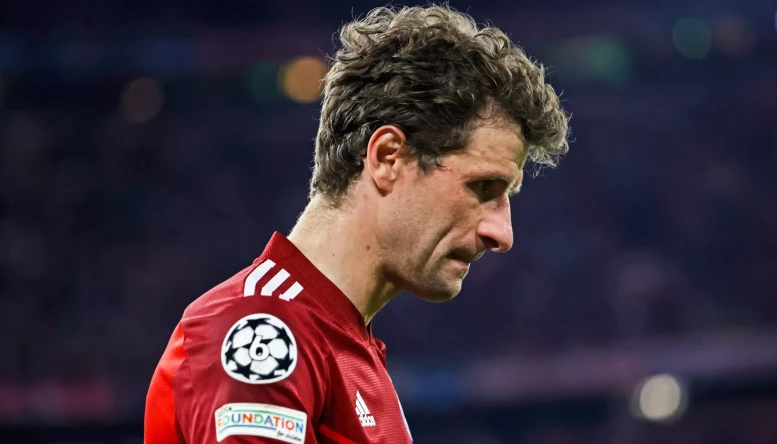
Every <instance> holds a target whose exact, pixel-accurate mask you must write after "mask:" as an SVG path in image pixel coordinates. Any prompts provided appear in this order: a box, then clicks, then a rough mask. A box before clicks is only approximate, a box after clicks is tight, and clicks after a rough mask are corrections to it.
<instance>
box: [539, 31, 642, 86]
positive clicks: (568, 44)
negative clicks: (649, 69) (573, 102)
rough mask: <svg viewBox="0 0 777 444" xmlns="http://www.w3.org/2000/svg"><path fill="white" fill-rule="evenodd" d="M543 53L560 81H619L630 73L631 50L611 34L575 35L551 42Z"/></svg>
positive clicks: (626, 78) (627, 77)
mask: <svg viewBox="0 0 777 444" xmlns="http://www.w3.org/2000/svg"><path fill="white" fill-rule="evenodd" d="M546 53H547V56H548V61H549V65H551V66H553V68H554V74H556V73H557V74H558V75H559V77H560V78H561V79H562V80H564V81H573V82H587V81H591V80H601V81H606V82H623V81H626V80H628V79H629V77H630V76H631V68H632V60H631V54H630V53H629V50H628V49H627V48H626V46H625V45H624V44H623V43H621V42H620V41H619V40H618V39H617V38H614V37H611V36H585V37H576V38H572V39H568V40H565V41H562V42H557V43H552V44H550V45H549V46H548V48H547V51H546Z"/></svg>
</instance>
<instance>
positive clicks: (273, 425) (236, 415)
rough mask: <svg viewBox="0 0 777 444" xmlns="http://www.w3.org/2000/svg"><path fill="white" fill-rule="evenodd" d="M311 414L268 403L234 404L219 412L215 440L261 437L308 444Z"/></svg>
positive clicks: (217, 411)
mask: <svg viewBox="0 0 777 444" xmlns="http://www.w3.org/2000/svg"><path fill="white" fill-rule="evenodd" d="M307 422H308V415H307V414H306V413H305V412H300V411H299V410H293V409H288V408H286V407H278V406H276V405H269V404H254V403H244V402H243V403H233V404H226V405H224V406H222V407H221V408H220V409H218V410H216V440H217V441H218V442H221V441H223V440H224V438H226V437H227V436H261V437H263V438H273V439H276V440H278V441H283V442H288V443H291V444H302V443H304V442H305V428H306V427H307Z"/></svg>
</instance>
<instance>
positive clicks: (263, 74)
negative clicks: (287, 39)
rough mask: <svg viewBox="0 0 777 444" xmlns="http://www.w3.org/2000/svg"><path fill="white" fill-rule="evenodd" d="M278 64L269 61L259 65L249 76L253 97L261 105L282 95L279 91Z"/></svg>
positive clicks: (252, 69)
mask: <svg viewBox="0 0 777 444" xmlns="http://www.w3.org/2000/svg"><path fill="white" fill-rule="evenodd" d="M277 78H278V64H277V63H275V62H272V61H269V60H266V61H263V62H260V63H257V64H256V66H254V67H253V68H251V70H250V71H249V74H248V87H249V89H250V91H251V97H253V98H254V100H256V101H257V102H259V103H265V102H269V101H271V100H272V99H275V98H276V97H278V96H279V95H280V91H279V90H278V82H276V79H277Z"/></svg>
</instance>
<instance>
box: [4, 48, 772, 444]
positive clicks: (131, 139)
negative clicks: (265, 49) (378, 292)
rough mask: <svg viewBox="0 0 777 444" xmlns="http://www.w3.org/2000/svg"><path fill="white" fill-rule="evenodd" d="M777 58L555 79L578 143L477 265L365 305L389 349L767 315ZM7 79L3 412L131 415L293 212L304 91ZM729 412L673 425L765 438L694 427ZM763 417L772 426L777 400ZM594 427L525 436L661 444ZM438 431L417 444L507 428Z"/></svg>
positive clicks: (688, 326) (418, 351)
mask: <svg viewBox="0 0 777 444" xmlns="http://www.w3.org/2000/svg"><path fill="white" fill-rule="evenodd" d="M325 37H326V36H325ZM324 40H326V39H324ZM325 49H327V50H328V49H329V48H328V47H327V48H325ZM759 49H760V50H759ZM773 50H774V46H772V47H771V49H770V48H769V47H766V48H760V47H758V46H756V49H755V50H754V53H753V54H752V55H751V56H749V57H742V58H739V59H732V58H730V57H724V56H715V55H713V56H710V57H709V58H707V59H705V60H702V61H698V60H689V59H686V58H683V57H682V56H680V55H676V56H673V57H667V58H665V59H662V60H661V61H660V64H658V63H657V62H656V60H654V59H651V58H649V57H644V58H640V57H639V55H635V56H634V57H633V66H632V67H631V69H632V71H631V74H630V77H629V78H628V79H627V80H626V81H621V82H614V83H609V82H596V81H593V82H573V81H569V82H563V80H559V79H558V78H552V79H553V80H554V83H555V84H556V86H557V88H558V89H559V90H563V95H562V98H563V99H564V102H565V105H566V107H567V108H568V109H569V111H570V112H571V114H572V120H571V125H572V130H573V135H572V137H573V140H574V142H573V143H572V145H571V151H570V154H569V155H568V156H567V158H566V159H564V160H563V162H562V163H561V166H560V168H558V169H556V170H551V169H544V170H541V171H537V172H536V173H537V174H536V177H532V178H527V181H526V183H525V184H524V190H523V192H522V193H521V195H519V196H518V197H517V198H515V200H514V201H513V217H514V228H515V233H516V242H515V247H514V249H513V250H512V251H511V252H509V253H508V254H505V255H486V256H485V257H484V258H483V259H482V260H481V261H479V262H477V263H476V264H474V265H473V269H472V271H471V274H470V276H469V277H468V279H467V280H466V281H465V285H464V290H463V292H462V293H461V294H460V295H459V296H458V297H457V298H456V299H455V300H454V301H453V302H451V303H449V304H445V305H430V304H426V303H423V302H420V301H417V300H415V299H413V298H412V297H411V296H409V295H405V294H403V295H400V296H399V297H398V298H397V300H396V301H394V302H392V303H391V304H389V305H388V306H387V307H386V308H385V309H384V311H383V312H381V313H380V314H379V315H378V316H377V317H376V318H375V321H374V322H375V332H376V335H377V336H378V337H380V338H381V339H384V340H385V341H386V342H387V343H388V346H389V349H388V353H389V362H390V363H391V362H411V363H412V362H416V361H419V362H420V361H423V362H427V363H428V362H431V361H435V360H447V361H446V362H456V359H463V360H466V359H474V358H477V357H480V356H486V355H508V354H509V355H518V356H536V355H550V354H558V353H563V352H564V351H565V350H570V349H575V348H579V347H588V348H590V347H599V348H606V347H610V346H613V345H615V344H619V343H624V342H628V341H646V340H651V339H657V338H660V339H667V338H674V337H681V336H682V337H685V336H698V335H704V334H708V333H712V332H721V331H722V332H731V334H740V333H745V332H752V331H759V330H767V329H768V328H770V327H772V326H774V325H775V323H776V322H777V273H776V272H775V271H776V270H777V205H775V202H777V176H775V175H774V171H775V170H776V169H777V131H776V129H777V100H775V99H777V82H775V79H777V59H775V58H774V57H773ZM539 55H540V56H541V54H539ZM0 78H2V85H3V86H2V88H0V348H2V349H3V350H4V354H3V356H4V357H3V358H2V359H0V415H3V414H4V412H5V414H7V415H11V416H12V417H13V415H16V414H20V412H22V411H23V410H25V409H33V407H31V406H28V407H24V406H21V407H20V404H18V403H17V401H13V403H10V402H7V401H8V400H10V399H14V400H18V399H22V398H20V397H19V395H20V393H22V392H23V393H25V395H24V396H26V398H25V399H28V401H27V402H29V403H30V405H32V404H35V405H36V406H37V407H35V409H37V410H36V411H40V406H41V405H42V404H43V402H42V400H45V404H46V405H47V406H48V407H46V408H48V409H49V410H50V411H49V412H46V411H43V412H42V414H46V413H49V414H51V415H54V416H56V415H60V414H62V411H66V410H69V411H70V412H71V413H73V412H83V416H84V417H89V418H94V417H100V416H104V417H111V416H112V415H114V414H115V412H137V411H139V409H140V408H142V403H143V401H144V395H145V389H146V387H147V384H148V381H149V378H150V376H151V373H152V372H153V369H154V367H155V365H156V362H157V360H158V359H159V357H160V355H161V352H162V350H163V349H164V346H165V344H166V342H167V339H168V337H169V335H170V333H171V332H172V330H173V328H174V326H175V324H176V322H177V320H178V318H179V317H180V315H181V313H182V311H183V309H184V308H185V307H186V306H187V305H188V303H190V302H191V301H192V300H194V299H195V298H197V297H198V296H199V295H200V294H202V293H203V292H204V291H207V290H208V289H209V288H210V287H212V286H214V285H216V284H218V283H219V282H221V281H222V280H224V279H226V278H228V277H229V276H230V275H231V274H233V273H235V272H237V271H238V270H240V269H241V268H243V267H244V266H245V265H247V264H248V263H250V262H251V261H252V260H253V259H254V258H255V257H256V256H258V255H259V254H260V253H261V250H262V248H263V246H264V244H265V243H266V241H267V240H268V239H269V237H270V236H271V234H272V232H273V231H275V230H277V231H281V232H283V233H287V232H288V231H289V230H290V229H291V227H292V226H293V223H294V221H295V219H296V217H297V215H298V214H299V212H301V211H302V209H303V208H304V205H305V203H306V194H307V185H308V184H307V181H308V179H309V174H310V166H311V162H312V150H313V142H312V139H313V138H314V136H315V131H316V127H317V122H316V116H317V105H316V104H315V103H312V104H299V103H293V102H291V101H288V100H284V99H282V98H279V99H277V100H275V101H270V102H264V103H257V102H256V101H255V100H253V98H252V97H250V95H249V94H247V93H245V91H244V90H243V89H241V88H242V87H239V86H238V85H239V84H242V83H244V82H245V79H244V77H243V74H242V73H223V74H220V75H218V76H207V75H202V76H197V75H191V76H184V77H182V78H179V79H173V80H168V81H165V82H162V83H161V88H162V91H163V93H164V104H163V106H162V107H161V111H160V112H159V113H158V115H155V116H154V117H153V118H151V119H149V120H148V121H146V122H143V123H137V122H132V121H131V119H128V118H127V111H126V110H125V109H123V108H122V107H121V106H119V103H120V96H121V91H122V88H124V86H125V84H126V83H128V82H129V81H131V80H133V78H132V73H127V76H126V77H125V78H105V79H102V80H99V81H95V80H94V79H89V80H88V81H81V82H78V81H65V80H63V79H62V78H58V77H57V76H50V77H46V76H42V77H38V78H32V79H30V78H15V77H0ZM529 170H530V171H534V170H532V168H531V167H529ZM11 404H13V405H11ZM74 406H75V407H74ZM79 406H80V407H79ZM44 410H45V409H44ZM736 410H737V406H736V405H732V406H727V407H725V408H723V407H721V408H717V409H712V410H710V411H709V412H707V413H705V414H704V416H700V417H699V418H698V419H697V418H695V417H691V419H689V422H687V423H685V422H684V423H683V425H678V426H677V428H676V429H673V430H675V431H674V432H672V436H674V437H675V441H676V442H678V443H679V442H704V443H721V444H723V443H733V442H748V443H753V444H761V443H763V444H766V443H767V442H768V443H773V442H774V441H768V440H764V439H761V440H759V439H760V438H759V437H758V436H757V433H758V432H753V433H755V434H756V435H754V436H753V437H752V438H751V439H744V440H742V439H736V440H735V439H733V438H731V439H730V440H726V439H720V440H718V441H713V440H707V439H701V438H698V436H697V435H696V434H697V433H698V431H699V430H700V429H703V428H704V427H703V426H704V425H705V424H710V423H715V424H721V421H718V420H717V418H719V417H720V418H722V417H727V416H726V415H732V414H735V412H736ZM754 411H764V412H768V413H769V414H771V415H772V416H771V417H772V418H773V417H775V405H774V404H769V405H766V406H760V405H759V406H758V408H757V409H756V410H754ZM765 414H766V413H765ZM694 421H695V422H694ZM740 421H744V422H747V421H757V419H755V418H747V417H746V418H740ZM697 425H700V426H699V427H697ZM720 427H723V426H720ZM551 429H552V428H551ZM422 430H423V429H422ZM549 430H550V429H549ZM552 430H556V429H552ZM607 430H608V431H606V432H605V431H602V430H595V429H580V430H578V429H562V430H558V431H554V432H552V434H550V435H546V434H544V433H545V432H537V435H536V436H524V437H522V438H521V439H523V441H521V442H526V443H534V442H537V443H557V444H578V443H580V444H582V443H589V442H591V443H593V442H596V443H608V442H613V443H621V442H634V443H643V442H645V443H648V442H651V443H652V442H666V443H667V444H670V443H673V442H675V441H671V440H668V439H664V437H663V435H662V434H661V433H662V432H661V431H653V432H649V433H645V434H641V435H640V436H643V438H640V439H641V440H628V441H624V440H622V439H620V438H613V437H612V436H620V435H610V433H618V431H617V428H616V429H612V430H616V431H611V429H609V428H608V429H607ZM770 430H771V432H770V434H768V435H764V436H771V437H772V439H773V437H774V436H775V435H776V434H777V431H775V430H774V429H773V428H772V429H770ZM422 433H425V432H422ZM429 433H435V434H437V433H439V432H431V431H430V432H429ZM449 433H450V434H451V437H450V439H445V440H444V441H440V438H439V436H438V435H435V436H437V437H436V438H432V437H431V436H432V435H430V437H429V438H424V439H421V438H419V439H418V442H434V441H439V442H446V443H457V442H462V443H464V442H466V443H471V442H477V443H483V444H488V443H492V442H493V443H501V442H513V441H511V439H513V438H505V437H499V436H494V437H493V438H488V437H487V436H486V434H484V432H481V431H480V430H479V429H474V430H472V431H471V433H474V434H475V435H476V436H477V438H472V439H470V438H463V437H465V436H469V435H467V433H469V432H465V431H464V430H463V429H461V428H458V426H457V427H451V428H450V429H449ZM623 433H627V432H623ZM628 433H631V432H628ZM710 433H714V432H710ZM714 436H718V437H720V436H726V435H725V433H723V432H721V433H720V434H716V435H714Z"/></svg>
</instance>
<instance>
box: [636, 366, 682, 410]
mask: <svg viewBox="0 0 777 444" xmlns="http://www.w3.org/2000/svg"><path fill="white" fill-rule="evenodd" d="M685 404H686V395H685V390H684V389H683V387H682V385H681V384H680V381H678V380H677V378H675V377H674V376H672V375H669V374H659V375H654V376H650V377H648V378H645V379H644V380H643V381H642V382H640V383H639V384H638V385H637V387H636V389H635V390H634V397H633V399H632V406H631V409H632V413H633V414H634V416H636V417H638V418H644V419H647V420H649V421H656V422H666V421H671V420H673V419H675V418H677V417H679V416H680V415H681V414H682V413H683V412H684V410H685Z"/></svg>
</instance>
